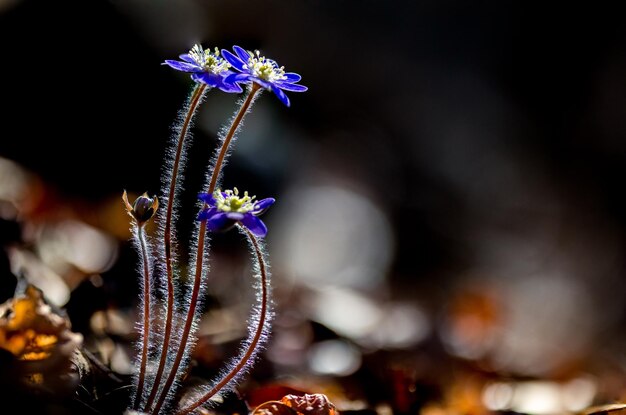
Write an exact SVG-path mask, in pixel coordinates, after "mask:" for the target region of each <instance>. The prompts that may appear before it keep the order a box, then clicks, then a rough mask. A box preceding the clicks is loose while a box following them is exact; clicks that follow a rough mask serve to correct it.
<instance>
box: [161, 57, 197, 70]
mask: <svg viewBox="0 0 626 415" xmlns="http://www.w3.org/2000/svg"><path fill="white" fill-rule="evenodd" d="M163 64H165V65H168V66H169V67H170V68H174V69H176V70H177V71H182V72H201V71H202V68H200V67H199V66H198V65H192V64H190V63H187V62H180V61H174V60H167V61H165V62H163Z"/></svg>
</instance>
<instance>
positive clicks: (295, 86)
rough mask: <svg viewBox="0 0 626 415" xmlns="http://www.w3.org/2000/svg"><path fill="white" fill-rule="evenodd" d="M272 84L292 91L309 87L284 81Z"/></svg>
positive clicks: (302, 90)
mask: <svg viewBox="0 0 626 415" xmlns="http://www.w3.org/2000/svg"><path fill="white" fill-rule="evenodd" d="M274 85H276V86H277V87H279V88H280V89H284V90H285V91H292V92H304V91H307V90H308V89H309V88H307V87H306V86H304V85H299V84H290V83H285V82H276V83H274Z"/></svg>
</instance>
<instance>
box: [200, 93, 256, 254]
mask: <svg viewBox="0 0 626 415" xmlns="http://www.w3.org/2000/svg"><path fill="white" fill-rule="evenodd" d="M260 90H261V87H260V86H259V85H257V84H255V83H253V84H252V85H251V86H250V92H248V96H247V97H246V100H245V101H244V103H243V105H242V106H241V108H240V109H239V111H238V112H237V115H236V116H235V119H234V120H233V123H232V124H231V126H230V130H228V134H226V137H224V142H223V143H222V147H221V148H220V152H219V154H218V156H217V160H216V161H215V166H213V173H212V174H211V181H210V182H209V189H208V191H207V193H209V194H212V193H213V192H214V191H215V187H216V186H217V180H218V178H219V176H220V172H221V171H222V164H224V159H225V158H226V153H227V152H228V147H229V146H230V142H231V141H232V139H233V137H234V136H235V132H236V131H237V128H238V127H239V125H240V124H241V121H242V120H243V117H244V116H245V115H246V112H248V109H249V108H250V105H252V101H253V100H254V96H255V95H256V94H257V92H259V91H260ZM198 252H200V251H198Z"/></svg>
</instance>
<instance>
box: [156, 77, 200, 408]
mask: <svg viewBox="0 0 626 415" xmlns="http://www.w3.org/2000/svg"><path fill="white" fill-rule="evenodd" d="M205 89H206V84H201V83H199V84H196V86H195V88H194V90H193V92H192V95H191V99H190V101H189V107H188V109H187V113H186V115H185V119H184V120H183V123H182V125H181V127H180V132H179V134H178V139H177V145H176V153H175V155H174V163H173V165H172V171H171V177H170V187H169V192H168V196H167V210H166V213H165V226H164V231H163V245H164V249H165V270H166V273H167V305H166V316H165V328H164V330H163V343H162V347H161V348H160V350H161V356H160V358H159V366H158V368H157V373H156V375H155V378H154V383H153V385H152V390H151V392H150V396H149V397H148V401H147V402H146V408H149V407H150V406H151V405H152V403H153V402H154V399H155V397H156V394H157V392H158V390H159V385H160V383H161V379H162V377H163V371H164V370H165V367H166V364H167V354H168V351H169V350H170V344H169V343H170V338H171V336H172V325H173V320H174V271H173V267H172V239H173V238H172V233H173V232H172V218H173V211H174V199H175V196H176V186H177V178H178V169H179V166H180V160H181V157H182V154H183V149H184V143H185V138H186V137H187V131H188V130H189V125H190V124H191V120H192V119H193V117H194V115H195V113H196V111H197V109H198V106H199V105H200V102H201V101H202V95H203V94H204V91H205Z"/></svg>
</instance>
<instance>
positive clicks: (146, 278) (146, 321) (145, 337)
mask: <svg viewBox="0 0 626 415" xmlns="http://www.w3.org/2000/svg"><path fill="white" fill-rule="evenodd" d="M137 240H138V241H139V246H140V250H141V257H142V259H143V333H142V336H141V360H140V365H139V379H138V381H137V391H136V392H135V400H134V403H133V408H135V409H137V408H138V407H139V403H140V402H141V396H142V395H143V387H144V382H145V379H146V365H147V363H148V344H149V341H150V331H151V324H150V321H151V316H150V306H151V298H150V297H151V296H152V289H151V284H150V263H149V261H148V247H147V244H146V237H145V235H144V232H143V226H137Z"/></svg>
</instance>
